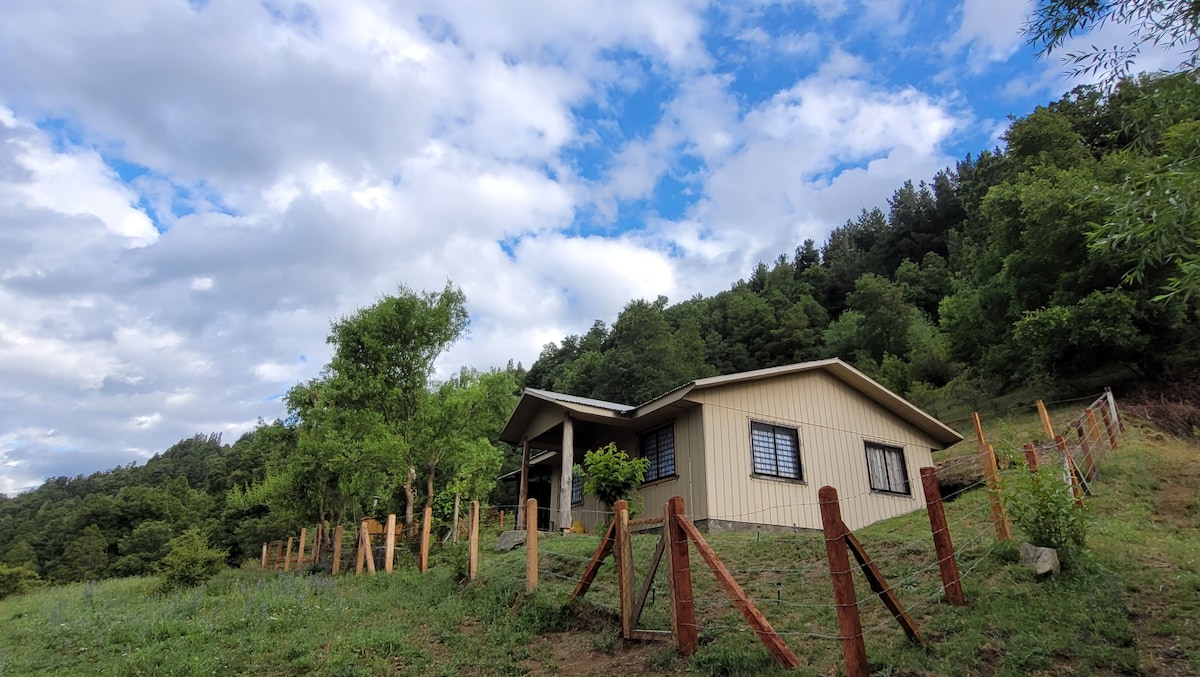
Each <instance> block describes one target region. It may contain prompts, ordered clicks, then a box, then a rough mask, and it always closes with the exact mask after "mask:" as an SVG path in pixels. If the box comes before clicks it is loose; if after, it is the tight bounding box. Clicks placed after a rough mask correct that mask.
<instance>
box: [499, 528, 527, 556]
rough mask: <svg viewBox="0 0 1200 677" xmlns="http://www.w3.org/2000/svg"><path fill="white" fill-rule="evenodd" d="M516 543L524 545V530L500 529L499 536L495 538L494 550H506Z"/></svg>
mask: <svg viewBox="0 0 1200 677" xmlns="http://www.w3.org/2000/svg"><path fill="white" fill-rule="evenodd" d="M518 545H525V530H524V529H522V530H520V531H502V532H500V538H497V539H496V547H495V551H496V552H508V551H509V550H512V549H513V548H515V547H517V546H518Z"/></svg>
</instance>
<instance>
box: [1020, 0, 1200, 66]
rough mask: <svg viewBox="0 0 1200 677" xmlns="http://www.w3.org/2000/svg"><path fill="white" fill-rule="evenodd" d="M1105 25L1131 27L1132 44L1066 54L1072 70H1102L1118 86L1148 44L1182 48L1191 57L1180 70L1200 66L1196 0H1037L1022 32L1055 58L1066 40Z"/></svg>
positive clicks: (1199, 6) (1199, 17)
mask: <svg viewBox="0 0 1200 677" xmlns="http://www.w3.org/2000/svg"><path fill="white" fill-rule="evenodd" d="M1105 24H1116V25H1120V26H1125V27H1128V28H1129V36H1130V38H1131V42H1130V44H1129V45H1127V46H1120V45H1116V46H1113V47H1105V48H1097V47H1094V46H1093V47H1092V48H1091V51H1083V52H1074V53H1069V54H1067V55H1066V57H1065V59H1064V61H1067V62H1069V63H1071V64H1072V67H1071V71H1072V73H1073V74H1075V75H1079V74H1081V73H1100V74H1102V75H1103V77H1104V80H1105V81H1106V82H1107V83H1109V84H1110V85H1111V84H1115V83H1116V82H1117V81H1118V80H1119V79H1120V78H1122V77H1125V76H1126V75H1128V74H1129V71H1130V68H1132V67H1133V63H1134V61H1135V60H1136V58H1137V56H1138V54H1140V53H1141V51H1142V48H1144V47H1147V46H1155V47H1163V48H1168V49H1179V50H1182V51H1183V52H1184V54H1185V55H1186V56H1185V57H1184V59H1183V61H1182V62H1181V63H1180V64H1179V70H1191V69H1195V68H1196V67H1197V65H1200V2H1197V0H1150V1H1147V0H1038V3H1037V5H1036V6H1035V7H1034V12H1033V16H1032V17H1030V19H1029V21H1028V22H1026V24H1025V27H1024V29H1023V32H1024V34H1025V38H1026V40H1027V41H1028V42H1029V44H1030V45H1033V46H1034V47H1038V48H1039V54H1040V55H1041V56H1050V55H1051V54H1053V53H1054V52H1055V51H1056V50H1058V49H1060V48H1061V47H1063V45H1064V44H1065V43H1066V41H1067V39H1069V38H1071V37H1074V36H1077V35H1082V34H1085V33H1088V32H1089V31H1091V30H1092V29H1095V28H1099V27H1101V26H1104V25H1105Z"/></svg>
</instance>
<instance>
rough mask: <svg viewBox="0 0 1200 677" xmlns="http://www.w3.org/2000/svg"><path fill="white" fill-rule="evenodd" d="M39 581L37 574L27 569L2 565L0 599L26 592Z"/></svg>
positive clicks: (0, 569) (0, 571)
mask: <svg viewBox="0 0 1200 677" xmlns="http://www.w3.org/2000/svg"><path fill="white" fill-rule="evenodd" d="M37 580H38V575H37V573H36V572H34V571H33V570H31V569H29V568H27V567H24V566H19V567H10V566H8V565H7V564H0V599H4V598H5V597H8V596H9V595H19V594H21V593H22V592H25V591H26V590H28V589H29V588H31V587H33V586H34V584H36V582H37Z"/></svg>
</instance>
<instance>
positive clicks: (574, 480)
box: [571, 469, 583, 505]
mask: <svg viewBox="0 0 1200 677" xmlns="http://www.w3.org/2000/svg"><path fill="white" fill-rule="evenodd" d="M580 503H583V476H582V475H580V474H579V471H578V470H574V469H572V470H571V505H579V504H580Z"/></svg>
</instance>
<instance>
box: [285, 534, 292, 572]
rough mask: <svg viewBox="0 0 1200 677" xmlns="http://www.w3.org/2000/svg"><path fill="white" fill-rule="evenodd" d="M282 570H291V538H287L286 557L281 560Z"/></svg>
mask: <svg viewBox="0 0 1200 677" xmlns="http://www.w3.org/2000/svg"><path fill="white" fill-rule="evenodd" d="M283 570H284V571H291V570H292V537H291V536H288V544H287V555H285V556H284V558H283Z"/></svg>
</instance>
